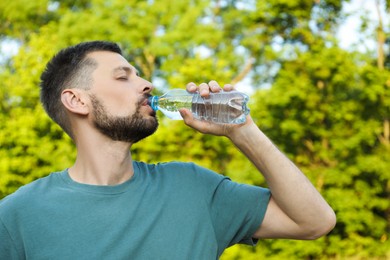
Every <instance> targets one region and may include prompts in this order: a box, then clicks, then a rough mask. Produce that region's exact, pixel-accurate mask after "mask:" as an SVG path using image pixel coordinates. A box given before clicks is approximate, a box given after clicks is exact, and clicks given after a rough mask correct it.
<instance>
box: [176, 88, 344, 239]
mask: <svg viewBox="0 0 390 260" xmlns="http://www.w3.org/2000/svg"><path fill="white" fill-rule="evenodd" d="M231 88H232V87H231V86H230V85H228V86H227V87H226V88H224V89H225V90H230V89H231ZM197 89H198V87H196V86H195V85H194V84H192V83H190V84H189V85H188V86H187V90H188V91H195V90H197ZM219 90H220V87H219V86H218V84H217V83H216V82H215V81H212V82H210V83H209V85H207V84H201V85H200V86H199V91H200V92H201V94H202V95H205V96H206V95H208V93H209V91H219ZM181 113H182V116H183V118H184V121H185V123H186V124H187V125H189V126H191V127H193V128H194V129H197V130H198V131H200V132H202V133H208V134H214V135H223V136H226V137H228V138H229V139H230V140H231V141H232V142H233V143H234V145H236V146H237V148H238V149H240V150H241V152H242V153H243V154H245V156H246V157H247V158H248V159H249V160H250V161H251V162H252V163H253V164H254V165H255V166H256V168H257V169H258V170H259V172H261V173H262V174H263V176H264V177H265V179H266V181H267V184H268V186H269V188H270V190H271V194H272V197H271V200H270V202H269V205H268V208H267V211H266V214H265V217H264V220H263V222H262V224H261V226H260V227H259V229H258V230H257V231H256V232H255V234H254V235H253V236H254V237H255V238H293V239H315V238H318V237H320V236H323V235H325V234H327V233H328V232H329V231H330V230H331V229H332V228H333V227H334V225H335V222H336V218H335V214H334V212H333V210H332V209H331V208H330V206H329V205H328V204H327V203H326V201H325V200H324V199H323V198H322V196H321V195H320V194H319V192H318V191H317V190H316V189H315V188H314V186H313V185H312V184H311V183H310V181H309V180H308V179H307V178H306V177H305V175H304V174H303V173H302V172H301V171H300V170H299V169H298V168H297V167H296V166H295V165H294V164H293V163H292V162H291V161H290V160H289V159H288V158H287V157H286V156H285V155H284V154H283V153H281V152H280V151H279V150H278V149H277V147H276V146H275V145H274V144H273V143H272V142H271V141H270V140H269V139H268V138H267V137H266V136H265V135H264V134H263V132H262V131H261V130H260V129H259V128H258V127H257V126H256V124H255V123H254V122H253V120H252V119H251V117H250V116H248V117H247V122H246V123H245V124H242V125H217V124H212V123H209V122H203V121H199V120H195V119H194V118H193V117H192V115H191V113H189V111H185V110H183V111H181Z"/></svg>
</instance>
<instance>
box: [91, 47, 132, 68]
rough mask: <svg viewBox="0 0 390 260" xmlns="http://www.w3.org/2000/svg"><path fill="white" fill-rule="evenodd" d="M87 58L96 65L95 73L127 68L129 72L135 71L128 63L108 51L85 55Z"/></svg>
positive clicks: (118, 55) (120, 56)
mask: <svg viewBox="0 0 390 260" xmlns="http://www.w3.org/2000/svg"><path fill="white" fill-rule="evenodd" d="M87 57H88V58H92V59H94V60H95V61H96V63H97V68H96V70H97V71H102V70H104V71H107V72H108V71H109V72H114V70H118V68H128V69H129V70H135V68H134V67H133V66H132V65H130V63H129V62H128V61H127V60H126V59H125V58H124V57H123V56H122V55H120V54H119V53H115V52H109V51H96V52H91V53H89V54H88V55H87Z"/></svg>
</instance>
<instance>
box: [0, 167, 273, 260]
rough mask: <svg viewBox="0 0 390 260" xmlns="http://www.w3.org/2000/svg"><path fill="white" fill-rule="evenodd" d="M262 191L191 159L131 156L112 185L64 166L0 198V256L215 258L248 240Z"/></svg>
mask: <svg viewBox="0 0 390 260" xmlns="http://www.w3.org/2000/svg"><path fill="white" fill-rule="evenodd" d="M269 197H270V192H269V190H268V189H264V188H260V187H254V186H250V185H244V184H238V183H235V182H232V181H231V180H229V179H228V178H226V177H225V176H222V175H219V174H216V173H214V172H212V171H210V170H207V169H205V168H202V167H199V166H197V165H195V164H192V163H178V162H171V163H162V164H145V163H141V162H134V175H133V177H132V178H131V179H130V180H128V181H127V182H125V183H122V184H119V185H115V186H97V185H87V184H81V183H77V182H75V181H73V180H72V179H71V178H70V176H69V175H68V171H67V170H64V171H62V172H58V173H52V174H50V175H49V176H47V177H45V178H42V179H39V180H36V181H34V182H32V183H30V184H28V185H25V186H24V187H21V188H20V189H19V190H18V191H16V192H15V193H13V194H11V195H9V196H7V197H6V198H4V199H3V200H2V201H1V202H0V259H7V260H11V259H51V260H52V259H72V260H75V259H142V260H144V259H169V260H173V259H180V260H182V259H217V258H218V257H219V256H220V255H221V254H222V252H223V250H224V249H225V248H226V247H228V246H230V245H233V244H236V243H247V244H251V243H253V241H252V239H251V235H252V234H253V233H254V232H255V231H256V230H257V228H258V227H259V226H260V224H261V222H262V220H263V217H264V214H265V211H266V208H267V205H268V201H269Z"/></svg>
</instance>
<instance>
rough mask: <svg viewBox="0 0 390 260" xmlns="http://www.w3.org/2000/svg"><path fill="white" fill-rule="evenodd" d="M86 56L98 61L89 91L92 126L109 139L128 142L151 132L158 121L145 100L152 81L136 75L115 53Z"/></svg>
mask: <svg viewBox="0 0 390 260" xmlns="http://www.w3.org/2000/svg"><path fill="white" fill-rule="evenodd" d="M88 56H89V57H91V58H93V59H95V60H96V61H97V63H98V67H97V68H96V69H95V71H94V72H93V73H92V78H93V83H92V87H91V88H90V91H89V92H90V94H89V95H90V98H91V104H92V109H93V111H92V116H93V118H92V120H93V124H94V125H95V127H96V128H97V129H98V130H99V131H100V132H101V133H102V134H104V135H106V136H108V137H110V138H111V139H112V140H115V141H123V142H129V143H135V142H138V141H139V140H141V139H143V138H145V137H147V136H149V135H151V134H153V133H154V132H155V131H156V129H157V127H158V122H157V119H156V113H155V111H153V109H152V108H151V107H150V106H149V105H148V103H147V98H148V97H149V96H150V92H151V91H152V89H153V86H152V84H151V83H150V82H148V81H146V80H144V79H142V78H141V77H139V76H138V75H137V71H136V69H135V68H134V67H133V66H131V65H130V64H129V63H128V62H127V61H126V60H125V59H124V58H123V57H122V56H121V55H119V54H117V53H112V52H94V53H91V54H89V55H88Z"/></svg>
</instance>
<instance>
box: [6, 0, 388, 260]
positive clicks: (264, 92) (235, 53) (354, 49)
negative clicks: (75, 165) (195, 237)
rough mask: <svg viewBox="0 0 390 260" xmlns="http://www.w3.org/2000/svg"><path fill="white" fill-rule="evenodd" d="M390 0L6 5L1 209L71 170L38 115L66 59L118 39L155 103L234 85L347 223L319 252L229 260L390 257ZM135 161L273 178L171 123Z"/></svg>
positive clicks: (253, 250)
mask: <svg viewBox="0 0 390 260" xmlns="http://www.w3.org/2000/svg"><path fill="white" fill-rule="evenodd" d="M389 8H390V0H366V1H364V0H329V1H325V0H295V1H293V0H268V1H264V0H241V1H240V0H215V1H212V0H180V1H170V0H148V1H137V0H76V1H70V0H61V1H49V0H34V1H31V0H12V1H1V2H0V64H1V66H0V198H2V197H4V196H6V195H8V194H10V193H12V192H13V191H15V190H16V189H17V188H18V187H20V186H21V185H24V184H26V183H29V182H31V181H33V180H35V179H37V178H39V177H43V176H45V175H48V174H49V173H50V172H53V171H58V170H62V169H64V168H66V167H69V166H71V165H72V162H73V160H74V158H75V148H74V146H73V144H72V142H71V140H70V138H68V137H67V136H66V135H65V134H64V133H63V132H62V130H60V128H59V127H58V126H56V125H55V124H54V123H53V122H52V121H51V120H50V119H49V118H48V117H47V116H46V114H45V113H44V111H43V109H42V107H41V105H40V103H39V87H38V84H39V76H40V73H41V72H42V70H43V68H44V66H45V64H46V62H47V61H48V60H49V59H50V58H51V57H52V55H54V53H56V52H57V51H58V50H59V49H61V48H63V47H67V46H69V45H73V44H77V43H79V42H81V41H88V40H109V41H115V42H117V43H118V44H120V46H121V47H122V48H123V50H124V55H125V57H126V58H127V59H128V60H129V62H130V63H132V64H133V65H134V66H136V67H137V68H138V69H139V70H140V72H141V75H142V76H143V77H144V78H146V79H148V80H150V81H151V82H153V84H154V85H155V86H156V90H155V93H154V94H156V95H158V94H161V93H163V92H164V91H166V90H167V89H169V88H184V87H185V85H186V83H188V82H191V81H193V82H195V83H198V84H199V83H202V82H208V81H210V80H212V79H215V80H217V81H219V83H221V84H226V83H234V84H236V86H237V88H238V89H239V90H241V91H244V92H246V93H247V94H249V95H250V103H249V107H250V108H251V115H252V117H253V118H254V119H255V121H256V123H257V124H258V125H259V127H260V128H261V129H262V130H263V131H264V132H265V133H266V134H267V135H268V136H269V137H270V138H271V139H272V140H273V141H274V142H275V143H276V144H277V145H278V147H279V148H280V149H281V150H282V151H283V152H285V153H286V154H287V156H288V157H289V158H290V159H291V160H293V161H294V162H295V163H296V164H297V165H298V166H299V167H300V168H301V169H302V170H303V171H304V172H305V174H307V176H308V177H309V178H310V179H311V181H312V182H313V183H314V184H315V186H316V187H317V189H318V190H319V191H320V192H321V193H322V194H323V196H324V197H325V198H326V199H327V201H328V202H329V203H330V204H331V206H332V207H333V208H334V209H335V211H336V214H337V218H338V223H337V226H336V228H335V229H334V230H333V231H332V232H331V233H330V234H329V235H328V236H326V237H324V238H321V239H319V240H316V241H293V240H263V241H259V242H258V245H257V246H256V247H248V246H240V245H236V246H233V247H231V248H229V249H227V250H226V251H225V253H224V254H223V256H222V259H245V260H247V259H249V260H250V259H390V242H389V233H390V121H389V120H390V30H389V28H390V20H389V17H390V16H389V14H390V9H389ZM158 115H159V119H160V128H159V130H158V131H157V132H156V134H154V135H153V136H151V137H149V138H147V139H146V140H145V141H142V142H140V143H139V144H136V145H134V146H133V148H132V154H133V156H134V158H135V159H136V160H142V161H146V162H150V163H154V162H161V161H171V160H182V161H192V162H195V163H198V164H200V165H202V166H205V167H209V168H211V169H213V170H215V171H217V172H219V173H221V174H224V175H227V176H230V178H232V179H233V180H235V181H238V182H244V183H249V184H255V185H262V186H265V182H264V179H263V178H262V177H261V175H259V174H258V173H257V172H256V170H255V168H254V167H253V166H252V165H251V164H250V162H248V161H247V160H246V159H245V158H244V157H243V156H242V155H241V154H240V153H239V152H238V151H237V150H236V149H235V148H234V147H232V145H231V144H230V143H229V141H228V140H226V139H224V138H218V137H212V136H208V135H202V134H198V133H196V132H194V131H193V130H191V129H189V128H187V127H185V126H184V124H183V122H181V121H172V120H169V119H166V118H164V117H163V116H162V115H161V114H160V113H159V114H158Z"/></svg>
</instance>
